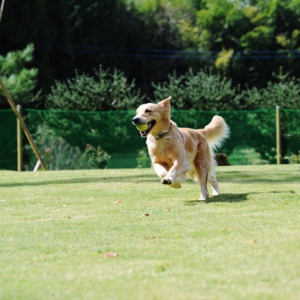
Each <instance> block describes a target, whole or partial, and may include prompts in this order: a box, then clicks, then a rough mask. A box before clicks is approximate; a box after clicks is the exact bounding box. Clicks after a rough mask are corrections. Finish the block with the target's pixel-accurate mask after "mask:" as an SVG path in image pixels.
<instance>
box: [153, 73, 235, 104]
mask: <svg viewBox="0 0 300 300" xmlns="http://www.w3.org/2000/svg"><path fill="white" fill-rule="evenodd" d="M153 87H154V95H155V99H156V100H161V99H164V98H166V97H167V96H172V97H173V99H174V101H173V102H172V106H173V108H175V109H179V110H186V109H194V110H234V109H237V108H238V105H239V96H238V95H237V93H236V89H235V88H234V87H233V86H232V83H231V80H229V79H227V78H225V77H222V76H221V75H213V74H211V73H209V72H205V71H204V70H200V71H199V72H198V73H194V72H193V70H192V69H190V70H189V71H188V72H187V73H186V74H184V75H181V76H179V77H178V76H177V75H176V73H175V72H174V73H173V74H172V75H169V81H168V82H163V83H158V84H154V83H153Z"/></svg>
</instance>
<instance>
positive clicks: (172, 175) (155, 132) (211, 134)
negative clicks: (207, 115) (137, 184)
mask: <svg viewBox="0 0 300 300" xmlns="http://www.w3.org/2000/svg"><path fill="white" fill-rule="evenodd" d="M170 101H171V97H169V98H167V99H165V100H162V101H160V102H159V103H158V104H153V103H147V104H142V105H141V106H140V107H139V108H138V109H137V111H136V116H135V117H134V118H133V120H132V122H133V124H134V125H135V126H137V128H140V129H139V130H140V134H141V136H142V137H147V142H146V143H147V147H148V152H149V155H150V157H151V160H152V164H153V167H154V170H155V172H156V174H157V175H158V176H159V177H160V178H161V182H162V183H163V184H167V185H169V186H170V187H172V188H180V187H181V184H180V182H181V181H182V180H183V179H185V178H186V176H189V177H190V178H192V179H193V180H195V181H196V182H198V184H199V185H200V191H201V194H200V198H199V200H207V199H208V198H209V193H208V190H207V182H209V183H210V184H211V186H212V189H213V195H219V194H220V190H219V185H218V182H217V179H216V176H215V166H216V162H215V160H214V153H213V149H214V148H215V147H218V146H220V145H221V143H222V142H223V141H224V139H226V138H227V137H228V136H229V133H230V131H229V127H228V125H227V124H226V122H225V121H224V119H223V118H222V117H220V116H214V117H213V118H212V120H211V122H210V123H209V124H208V125H207V126H205V128H204V129H190V128H179V127H177V125H176V123H175V122H173V121H172V120H171V119H170V117H171V114H170V111H171V105H170Z"/></svg>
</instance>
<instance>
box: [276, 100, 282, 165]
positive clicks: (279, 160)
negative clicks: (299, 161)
mask: <svg viewBox="0 0 300 300" xmlns="http://www.w3.org/2000/svg"><path fill="white" fill-rule="evenodd" d="M280 133H281V132H280V106H276V150H277V165H280V163H281V134H280Z"/></svg>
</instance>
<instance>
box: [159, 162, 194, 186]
mask: <svg viewBox="0 0 300 300" xmlns="http://www.w3.org/2000/svg"><path fill="white" fill-rule="evenodd" d="M188 171H189V168H188V164H187V163H186V162H179V161H178V160H176V161H174V164H173V166H172V168H171V169H170V170H169V171H168V173H167V174H166V176H164V177H163V178H162V180H161V182H162V183H163V184H168V185H170V187H172V188H175V189H179V188H181V184H180V180H182V179H184V178H185V176H186V173H187V172H188Z"/></svg>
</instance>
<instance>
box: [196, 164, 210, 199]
mask: <svg viewBox="0 0 300 300" xmlns="http://www.w3.org/2000/svg"><path fill="white" fill-rule="evenodd" d="M194 165H195V172H196V178H197V182H198V183H199V185H200V191H201V194H200V198H199V200H207V199H208V198H209V193H208V190H207V179H208V178H207V177H208V170H207V167H206V166H204V165H203V164H201V162H200V161H196V160H195V161H194Z"/></svg>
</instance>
